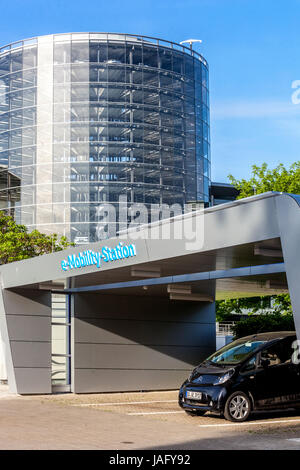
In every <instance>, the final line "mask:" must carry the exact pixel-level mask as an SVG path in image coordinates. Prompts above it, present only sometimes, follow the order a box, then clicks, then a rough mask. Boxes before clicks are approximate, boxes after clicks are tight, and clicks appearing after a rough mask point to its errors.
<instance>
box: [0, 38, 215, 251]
mask: <svg viewBox="0 0 300 470" xmlns="http://www.w3.org/2000/svg"><path fill="white" fill-rule="evenodd" d="M162 44H163V45H162ZM173 46H174V44H172V43H167V42H162V41H159V40H157V41H155V40H152V39H150V38H146V37H141V36H139V37H137V36H134V35H126V36H125V35H121V34H120V35H114V34H104V33H103V34H101V33H99V34H80V33H79V34H70V35H55V36H46V37H41V38H38V39H37V41H36V42H34V43H30V44H29V43H28V44H26V43H24V46H22V47H18V48H16V49H15V50H14V49H13V48H12V49H11V50H9V51H8V50H5V49H2V50H1V49H0V207H1V208H3V209H4V210H6V211H7V212H9V213H11V214H13V215H14V217H15V218H16V219H17V221H18V222H20V223H24V224H26V225H28V227H29V228H30V229H33V228H35V227H37V228H38V229H40V230H41V231H44V232H46V233H49V232H57V233H59V234H64V235H66V236H68V237H69V238H71V240H72V241H75V243H84V242H85V243H86V242H89V241H96V240H97V239H99V238H101V237H102V236H103V235H104V236H107V235H105V234H103V226H102V225H101V215H99V214H101V207H102V206H101V204H103V202H111V203H113V204H114V205H115V208H116V210H117V211H118V200H119V196H120V195H126V197H127V199H128V202H129V203H138V202H142V203H146V204H148V205H151V204H163V203H166V204H173V203H178V204H180V205H181V206H182V207H183V206H184V205H185V204H186V203H188V202H191V201H203V202H204V203H208V201H209V191H208V186H209V180H210V143H209V141H210V135H209V95H208V68H207V64H206V61H205V59H203V57H201V56H199V55H198V54H197V53H195V52H194V51H190V50H189V49H187V48H184V47H181V46H179V45H176V47H173ZM49 71H50V72H49ZM52 71H53V73H52Z"/></svg>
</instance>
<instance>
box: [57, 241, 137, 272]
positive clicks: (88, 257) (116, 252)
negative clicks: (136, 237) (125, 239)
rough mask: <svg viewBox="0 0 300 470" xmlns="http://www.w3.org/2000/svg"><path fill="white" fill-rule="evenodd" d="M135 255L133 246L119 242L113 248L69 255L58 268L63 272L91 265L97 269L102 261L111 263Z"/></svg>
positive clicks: (106, 247) (105, 247)
mask: <svg viewBox="0 0 300 470" xmlns="http://www.w3.org/2000/svg"><path fill="white" fill-rule="evenodd" d="M136 254H137V251H136V246H135V245H134V244H131V245H123V243H122V242H120V243H119V244H118V245H117V246H115V247H114V248H110V247H108V246H104V247H102V249H101V251H93V250H85V251H83V252H80V253H78V254H77V255H75V254H73V255H69V256H68V258H67V259H64V260H62V261H61V263H60V266H61V268H62V270H63V271H69V270H72V269H78V268H84V267H87V266H92V265H95V266H97V268H101V262H102V260H103V261H104V262H105V263H111V262H114V261H120V260H123V259H127V258H131V257H133V256H136Z"/></svg>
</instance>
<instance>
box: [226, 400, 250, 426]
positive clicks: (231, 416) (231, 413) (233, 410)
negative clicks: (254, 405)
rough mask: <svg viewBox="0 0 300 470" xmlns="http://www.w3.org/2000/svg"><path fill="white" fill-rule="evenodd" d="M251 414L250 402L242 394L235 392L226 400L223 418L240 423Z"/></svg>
mask: <svg viewBox="0 0 300 470" xmlns="http://www.w3.org/2000/svg"><path fill="white" fill-rule="evenodd" d="M250 412H251V401H250V399H249V397H248V396H247V395H246V394H245V393H244V392H235V393H233V394H232V395H230V397H229V398H228V399H227V401H226V404H225V409H224V416H225V418H226V419H227V420H229V421H234V422H238V423H241V422H243V421H246V419H248V417H249V415H250Z"/></svg>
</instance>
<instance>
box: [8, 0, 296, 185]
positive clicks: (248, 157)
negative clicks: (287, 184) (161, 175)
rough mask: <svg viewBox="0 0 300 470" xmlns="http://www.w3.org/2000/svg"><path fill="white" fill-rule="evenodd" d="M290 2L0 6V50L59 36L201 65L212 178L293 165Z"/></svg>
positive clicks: (76, 1) (89, 0)
mask: <svg viewBox="0 0 300 470" xmlns="http://www.w3.org/2000/svg"><path fill="white" fill-rule="evenodd" d="M299 18H300V0H288V1H282V0H180V1H179V0H147V1H145V0H139V1H137V0H109V1H108V0H105V1H104V0H72V1H71V0H48V1H46V0H26V1H24V0H11V1H10V2H7V1H5V2H4V0H0V19H1V29H0V44H1V45H4V44H7V43H9V42H13V41H17V40H19V39H22V38H27V37H32V36H38V35H42V34H52V33H60V32H69V31H111V32H127V33H137V34H145V35H149V36H157V37H161V38H163V39H168V40H172V41H175V42H180V41H182V40H184V39H187V38H199V39H202V41H203V43H202V44H201V45H200V47H199V46H196V48H197V50H199V51H200V52H202V54H203V55H204V56H205V58H206V59H207V60H208V62H209V66H210V100H211V141H212V155H211V156H212V178H213V180H215V181H226V180H227V175H228V174H229V173H232V174H233V175H234V176H236V177H238V178H242V177H245V178H247V177H248V176H249V174H250V170H251V165H253V164H261V163H263V162H267V163H268V164H269V165H270V166H271V167H272V166H275V165H277V164H278V163H280V162H283V163H285V164H286V165H289V164H290V163H292V162H294V161H297V160H300V151H299V149H300V104H298V105H296V104H293V103H292V100H291V96H292V92H293V91H294V90H292V87H291V86H292V82H293V81H294V80H300V59H299V57H300V31H299Z"/></svg>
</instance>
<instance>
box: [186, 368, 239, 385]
mask: <svg viewBox="0 0 300 470" xmlns="http://www.w3.org/2000/svg"><path fill="white" fill-rule="evenodd" d="M232 369H234V367H232V366H224V367H218V366H214V365H212V364H205V365H204V364H200V365H199V366H198V367H196V368H195V369H194V370H193V372H192V373H191V375H190V377H189V379H188V381H189V382H190V383H191V384H195V385H196V384H197V385H213V384H215V383H217V382H218V379H219V377H221V376H222V375H224V374H226V373H227V372H228V371H229V370H231V371H232Z"/></svg>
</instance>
